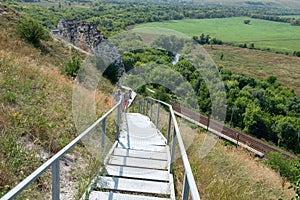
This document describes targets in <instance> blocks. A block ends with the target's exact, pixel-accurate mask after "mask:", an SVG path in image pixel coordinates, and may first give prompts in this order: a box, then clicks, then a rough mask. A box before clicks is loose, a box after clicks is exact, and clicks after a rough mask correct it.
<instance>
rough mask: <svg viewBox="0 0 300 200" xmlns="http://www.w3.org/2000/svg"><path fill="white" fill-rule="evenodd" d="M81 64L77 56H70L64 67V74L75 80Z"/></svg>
mask: <svg viewBox="0 0 300 200" xmlns="http://www.w3.org/2000/svg"><path fill="white" fill-rule="evenodd" d="M80 65H81V62H80V60H79V58H78V57H77V56H72V58H71V59H70V60H68V61H67V62H66V63H65V65H64V72H65V74H66V75H68V76H71V77H73V78H75V77H76V76H77V74H78V71H79V69H80Z"/></svg>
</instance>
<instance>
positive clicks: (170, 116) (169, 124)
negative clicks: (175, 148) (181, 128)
mask: <svg viewBox="0 0 300 200" xmlns="http://www.w3.org/2000/svg"><path fill="white" fill-rule="evenodd" d="M171 120H172V115H171V110H170V114H169V123H168V137H167V145H169V143H170V133H171Z"/></svg>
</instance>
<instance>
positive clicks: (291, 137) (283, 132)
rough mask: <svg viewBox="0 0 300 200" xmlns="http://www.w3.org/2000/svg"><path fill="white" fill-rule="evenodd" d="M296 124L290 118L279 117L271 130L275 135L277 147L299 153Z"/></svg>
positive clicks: (298, 134)
mask: <svg viewBox="0 0 300 200" xmlns="http://www.w3.org/2000/svg"><path fill="white" fill-rule="evenodd" d="M296 124H297V120H296V119H294V118H292V117H281V118H280V119H279V120H277V121H276V122H275V124H274V125H273V126H272V129H273V131H274V132H275V133H276V134H277V137H278V145H280V146H283V147H285V148H286V149H292V150H294V151H295V152H298V153H299V151H300V144H299V143H300V133H299V132H298V130H297V127H296Z"/></svg>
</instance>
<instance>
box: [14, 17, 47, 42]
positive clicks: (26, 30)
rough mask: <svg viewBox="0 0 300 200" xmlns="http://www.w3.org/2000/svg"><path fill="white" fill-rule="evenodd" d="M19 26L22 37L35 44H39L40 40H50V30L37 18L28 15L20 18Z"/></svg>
mask: <svg viewBox="0 0 300 200" xmlns="http://www.w3.org/2000/svg"><path fill="white" fill-rule="evenodd" d="M17 28H18V31H19V33H20V34H21V37H23V38H24V39H25V40H26V41H28V42H30V43H32V44H34V45H38V44H39V43H40V40H48V39H49V38H50V34H49V32H48V31H47V30H46V29H45V28H44V27H43V26H42V25H41V24H39V23H38V22H37V21H36V20H34V19H31V18H27V17H26V18H24V19H22V20H20V21H19V23H18V25H17Z"/></svg>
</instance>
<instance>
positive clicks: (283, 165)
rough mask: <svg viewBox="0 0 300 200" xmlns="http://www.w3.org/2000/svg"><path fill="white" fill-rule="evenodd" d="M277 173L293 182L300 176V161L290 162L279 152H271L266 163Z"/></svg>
mask: <svg viewBox="0 0 300 200" xmlns="http://www.w3.org/2000/svg"><path fill="white" fill-rule="evenodd" d="M266 163H267V165H269V166H270V167H271V168H272V169H274V170H275V171H278V172H279V173H280V175H281V176H284V177H286V178H287V179H288V180H289V181H291V182H293V181H295V180H296V179H297V177H298V176H299V175H300V170H299V166H300V160H299V159H295V160H288V159H287V158H285V157H284V156H283V155H282V154H280V153H277V152H270V153H269V154H268V160H267V161H266Z"/></svg>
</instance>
